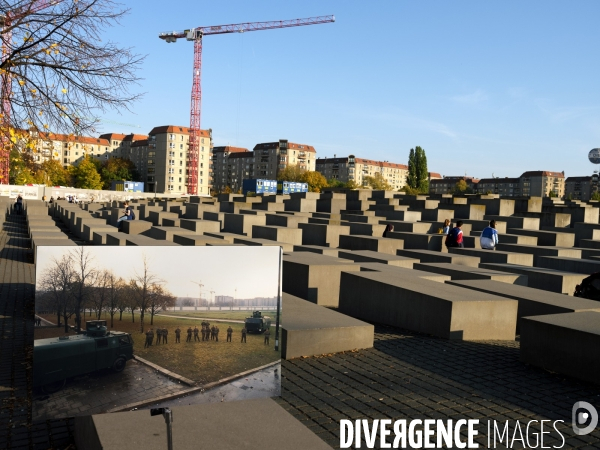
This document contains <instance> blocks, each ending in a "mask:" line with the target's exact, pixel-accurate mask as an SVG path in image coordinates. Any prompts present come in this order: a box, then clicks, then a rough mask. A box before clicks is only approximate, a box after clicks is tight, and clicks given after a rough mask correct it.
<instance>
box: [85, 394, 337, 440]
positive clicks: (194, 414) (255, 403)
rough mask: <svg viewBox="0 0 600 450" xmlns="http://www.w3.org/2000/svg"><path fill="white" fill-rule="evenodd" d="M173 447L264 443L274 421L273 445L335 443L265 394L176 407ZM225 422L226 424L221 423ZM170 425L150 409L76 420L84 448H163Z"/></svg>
mask: <svg viewBox="0 0 600 450" xmlns="http://www.w3.org/2000/svg"><path fill="white" fill-rule="evenodd" d="M172 411H173V417H174V420H173V448H175V449H178V450H181V449H192V448H197V447H198V442H211V443H212V445H211V446H212V447H214V448H218V449H219V450H240V449H242V448H244V447H248V443H249V442H253V443H261V445H262V446H264V445H265V444H264V443H265V428H264V425H265V424H267V423H268V424H270V427H271V428H272V430H270V431H269V436H268V439H267V440H268V443H269V446H275V447H278V448H285V449H289V450H304V449H311V450H312V449H314V450H328V449H330V448H331V447H330V446H329V445H328V444H326V443H325V441H323V440H321V439H320V438H319V437H318V436H317V435H316V434H314V433H313V432H312V431H311V430H309V429H308V428H307V427H306V426H304V425H303V423H302V422H300V421H299V420H297V419H296V418H294V417H293V416H292V415H291V414H289V413H288V412H287V411H286V410H284V409H283V408H282V407H281V406H279V405H278V404H277V403H276V402H275V401H274V400H272V399H270V398H262V399H255V400H240V401H233V402H218V403H207V404H197V405H191V406H181V407H173V408H172ZM225 423H226V424H227V427H226V428H223V424H225ZM166 439H167V438H166V426H165V421H164V419H163V417H162V416H154V417H151V416H150V412H149V411H148V410H140V411H129V412H121V413H112V414H100V415H94V416H82V417H77V418H76V419H75V442H76V445H77V448H81V449H86V450H122V449H123V444H124V443H127V446H128V447H130V448H131V449H134V448H135V449H144V450H164V449H165V448H166V446H167V444H166Z"/></svg>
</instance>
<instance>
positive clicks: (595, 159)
mask: <svg viewBox="0 0 600 450" xmlns="http://www.w3.org/2000/svg"><path fill="white" fill-rule="evenodd" d="M588 159H589V160H590V162H591V163H592V164H600V148H593V149H591V150H590V152H589V153H588Z"/></svg>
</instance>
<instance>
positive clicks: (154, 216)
mask: <svg viewBox="0 0 600 450" xmlns="http://www.w3.org/2000/svg"><path fill="white" fill-rule="evenodd" d="M178 218H179V216H178V215H177V214H175V213H172V212H166V211H150V213H149V214H148V217H147V219H146V220H148V221H149V222H152V225H154V226H155V227H160V226H162V225H163V219H178Z"/></svg>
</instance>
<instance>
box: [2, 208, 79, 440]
mask: <svg viewBox="0 0 600 450" xmlns="http://www.w3.org/2000/svg"><path fill="white" fill-rule="evenodd" d="M28 246H29V239H27V233H26V228H25V218H24V217H22V216H11V217H9V218H8V220H7V221H6V222H4V226H3V229H2V231H0V399H1V400H2V402H1V405H2V406H1V408H0V448H2V449H5V448H6V449H9V448H10V449H21V448H23V449H30V448H34V449H38V448H39V449H48V448H53V449H64V448H66V447H67V446H69V445H70V444H71V443H72V441H73V421H72V419H65V420H51V421H46V422H41V423H39V422H38V423H33V424H32V416H31V403H32V393H31V384H32V371H31V364H32V353H33V294H34V285H33V280H34V277H35V273H34V266H33V257H32V255H31V252H28V251H27V248H28Z"/></svg>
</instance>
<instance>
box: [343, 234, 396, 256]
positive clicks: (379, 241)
mask: <svg viewBox="0 0 600 450" xmlns="http://www.w3.org/2000/svg"><path fill="white" fill-rule="evenodd" d="M339 247H340V248H343V249H346V250H371V251H374V252H381V253H388V254H390V255H395V254H396V251H397V250H400V249H402V248H404V241H403V240H401V239H390V238H384V237H375V236H343V235H342V236H340V244H339ZM400 256H404V255H400Z"/></svg>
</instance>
